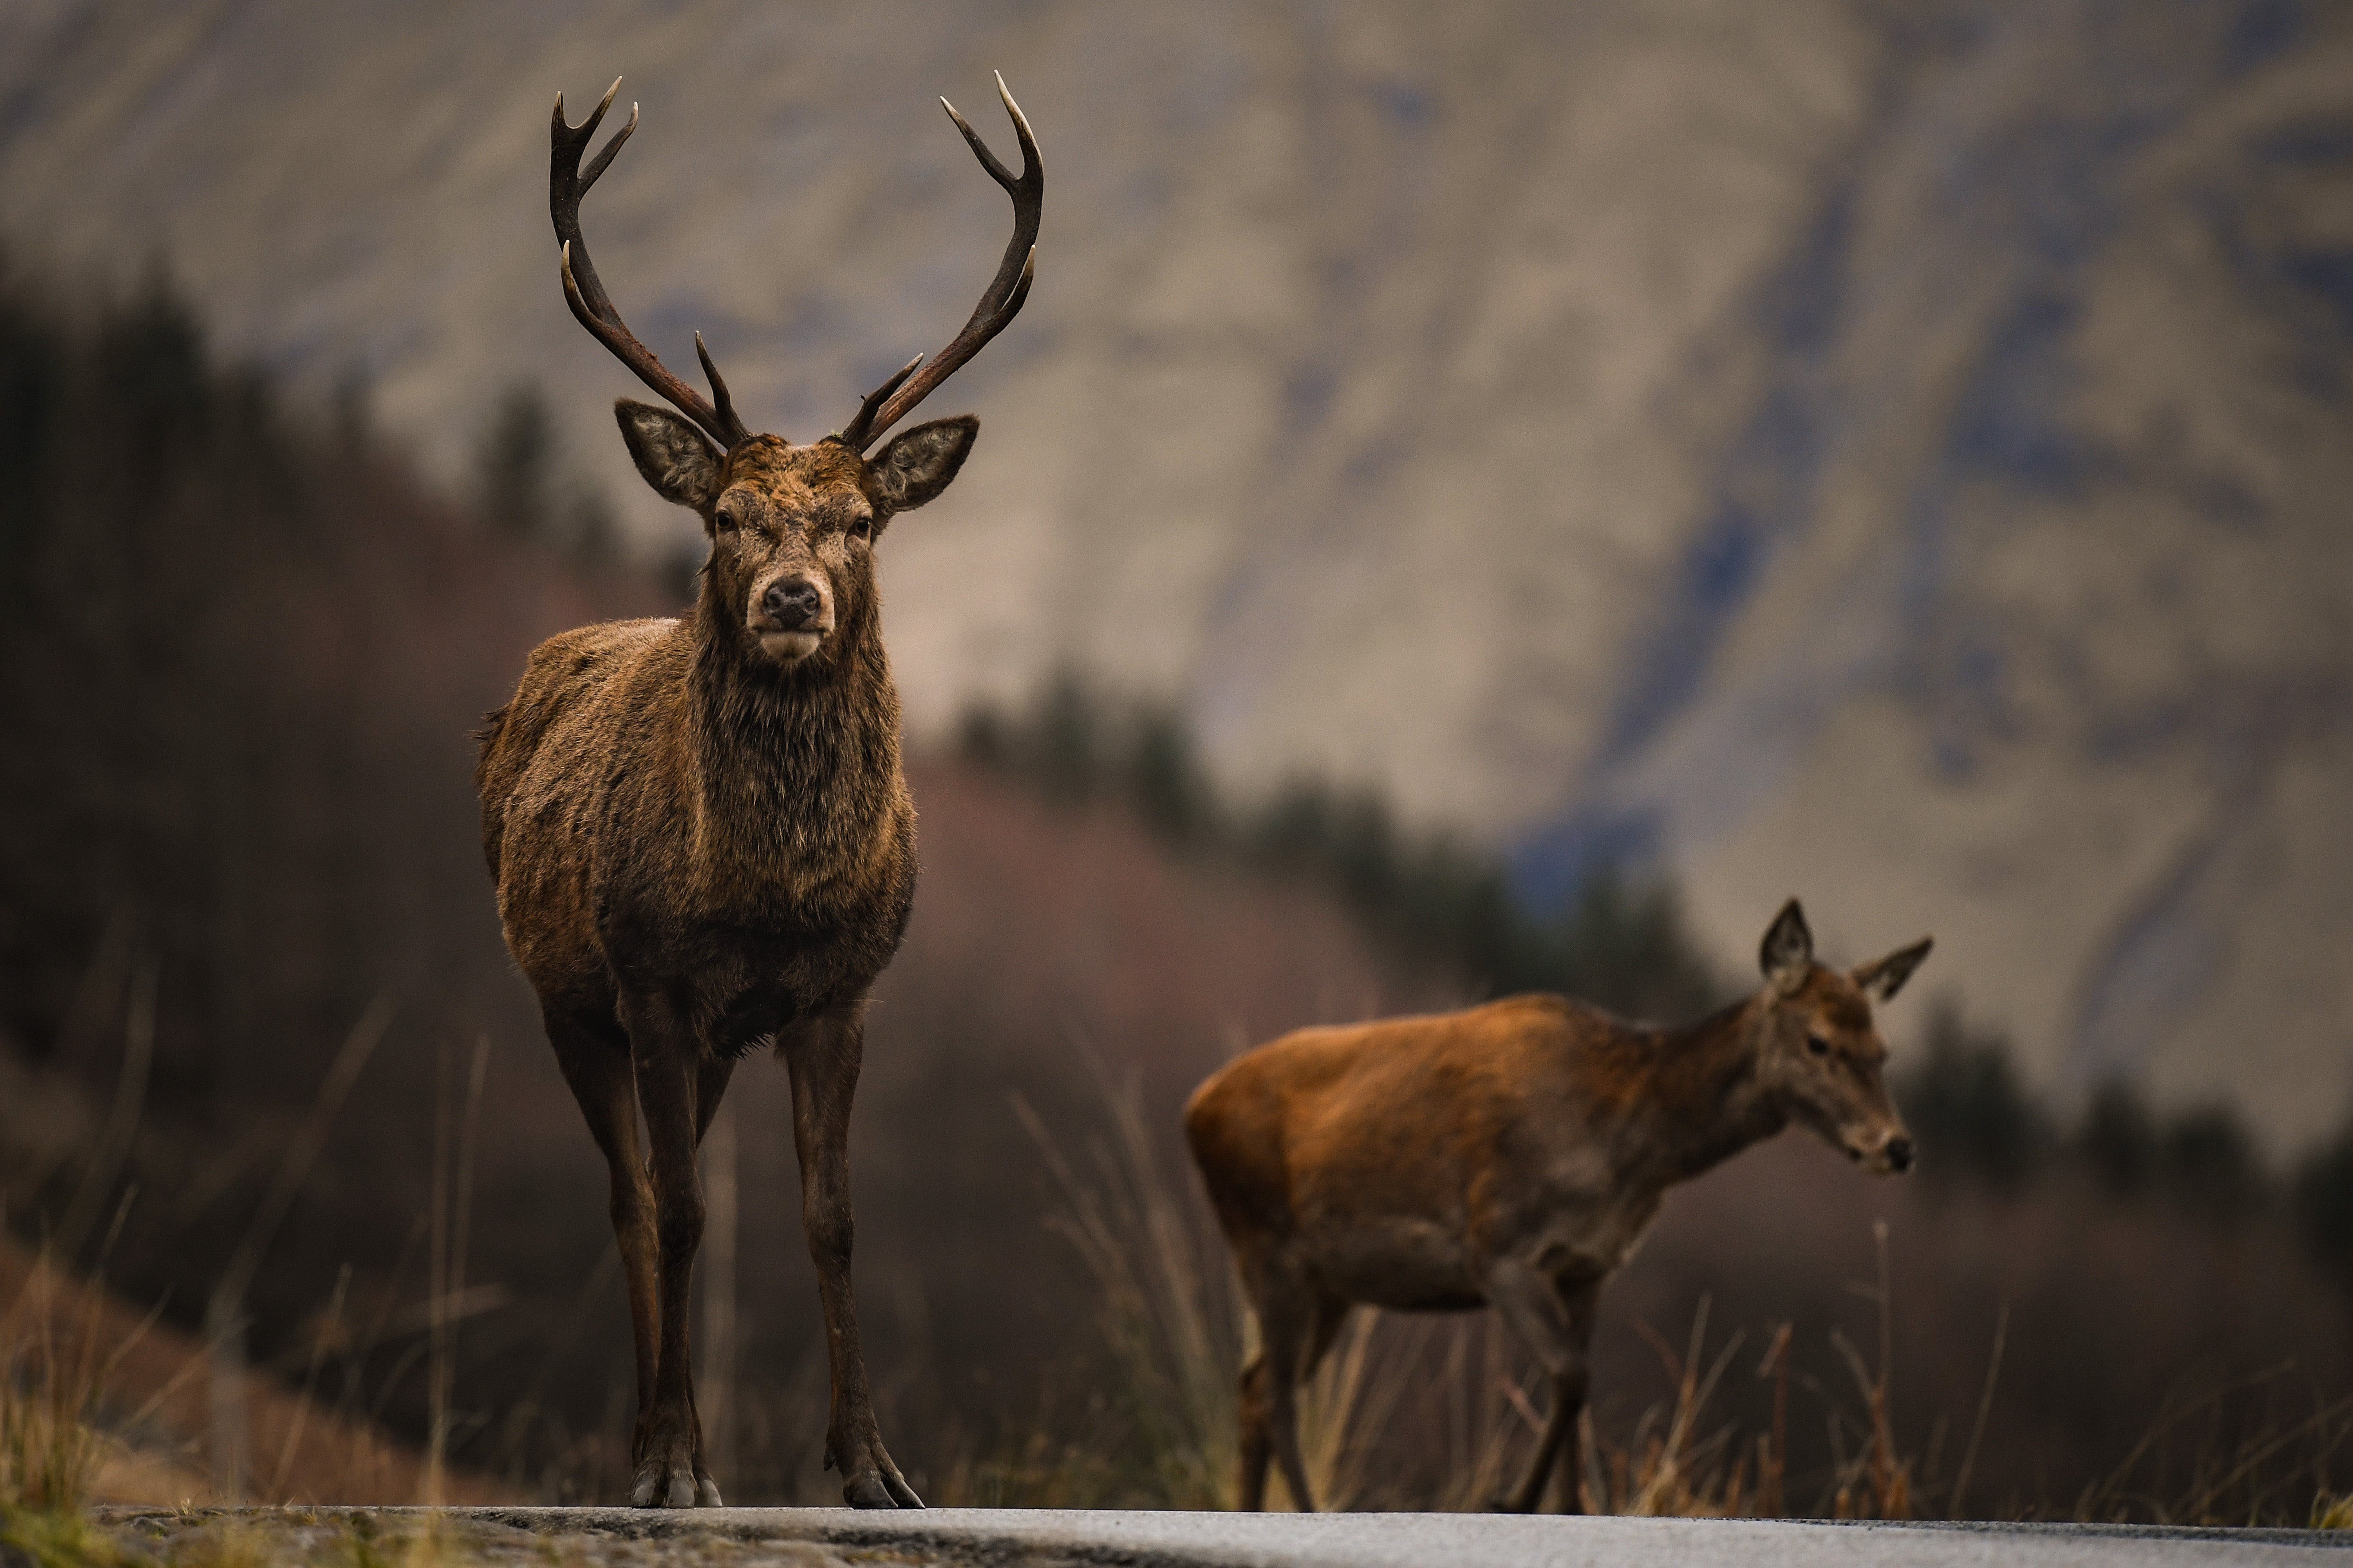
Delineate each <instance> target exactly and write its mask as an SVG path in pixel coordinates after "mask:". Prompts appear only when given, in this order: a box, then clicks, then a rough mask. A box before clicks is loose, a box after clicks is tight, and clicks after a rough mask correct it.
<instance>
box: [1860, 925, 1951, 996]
mask: <svg viewBox="0 0 2353 1568" xmlns="http://www.w3.org/2000/svg"><path fill="white" fill-rule="evenodd" d="M1935 945H1936V940H1935V939H1934V938H1933V937H1925V936H1924V937H1922V938H1921V939H1920V940H1919V941H1918V942H1914V943H1913V944H1912V945H1911V946H1910V947H1899V948H1897V949H1896V950H1895V951H1894V952H1891V953H1889V954H1888V955H1887V956H1886V957H1885V958H1881V959H1875V960H1873V962H1871V963H1866V964H1864V965H1863V966H1862V967H1861V968H1860V969H1857V970H1856V971H1855V972H1854V973H1853V974H1852V976H1851V977H1850V978H1852V980H1853V981H1854V986H1855V989H1856V990H1858V991H1860V992H1862V994H1864V995H1866V996H1870V997H1872V998H1873V999H1874V1000H1877V1001H1881V1002H1884V1001H1886V1000H1887V999H1888V998H1890V997H1892V996H1894V994H1896V993H1897V992H1898V991H1901V990H1903V989H1904V983H1905V981H1907V980H1909V979H1911V978H1912V972H1913V971H1914V970H1915V969H1917V968H1919V967H1920V961H1921V960H1922V959H1924V958H1926V957H1927V956H1928V950H1929V949H1930V948H1931V947H1934V946H1935Z"/></svg>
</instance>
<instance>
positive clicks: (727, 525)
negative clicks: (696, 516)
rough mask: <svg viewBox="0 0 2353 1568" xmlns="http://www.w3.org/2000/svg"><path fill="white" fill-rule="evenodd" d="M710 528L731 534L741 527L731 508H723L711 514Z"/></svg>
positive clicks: (740, 522)
mask: <svg viewBox="0 0 2353 1568" xmlns="http://www.w3.org/2000/svg"><path fill="white" fill-rule="evenodd" d="M711 526H712V527H713V528H715V529H717V530H718V531H720V532H722V533H733V532H734V531H735V530H736V529H738V528H739V527H741V526H742V521H741V520H740V519H738V518H737V517H736V515H735V512H734V509H733V508H732V507H721V508H720V509H719V510H717V511H714V512H712V514H711Z"/></svg>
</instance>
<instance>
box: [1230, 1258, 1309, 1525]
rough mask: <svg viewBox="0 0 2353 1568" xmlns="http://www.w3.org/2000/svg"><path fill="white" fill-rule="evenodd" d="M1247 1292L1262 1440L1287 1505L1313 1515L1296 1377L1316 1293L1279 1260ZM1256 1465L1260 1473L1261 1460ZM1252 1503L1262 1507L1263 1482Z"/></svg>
mask: <svg viewBox="0 0 2353 1568" xmlns="http://www.w3.org/2000/svg"><path fill="white" fill-rule="evenodd" d="M1251 1294H1252V1296H1253V1298H1254V1305H1255V1306H1256V1307H1257V1309H1258V1337H1259V1352H1258V1363H1257V1364H1258V1367H1259V1385H1260V1388H1261V1391H1262V1396H1263V1398H1264V1400H1265V1416H1264V1426H1265V1429H1266V1433H1267V1439H1266V1440H1267V1442H1268V1445H1269V1446H1270V1447H1272V1449H1273V1453H1274V1462H1275V1465H1276V1466H1277V1467H1278V1468H1280V1469H1281V1470H1282V1481H1283V1485H1285V1486H1286V1487H1288V1488H1290V1489H1291V1506H1292V1507H1293V1509H1295V1510H1298V1511H1299V1512H1301V1513H1313V1512H1314V1511H1315V1494H1314V1492H1313V1491H1312V1490H1311V1489H1309V1487H1308V1485H1307V1464H1306V1461H1305V1460H1304V1459H1303V1458H1302V1457H1301V1455H1300V1452H1299V1380H1300V1378H1301V1376H1302V1375H1303V1370H1304V1368H1305V1367H1306V1366H1307V1365H1308V1356H1309V1352H1310V1351H1311V1349H1312V1348H1313V1345H1314V1337H1315V1332H1316V1321H1315V1320H1316V1316H1317V1302H1316V1297H1315V1294H1314V1291H1313V1290H1312V1289H1310V1288H1309V1287H1308V1285H1307V1283H1306V1281H1305V1280H1303V1279H1299V1278H1298V1277H1297V1275H1296V1273H1295V1271H1293V1270H1292V1269H1290V1268H1285V1267H1283V1266H1282V1264H1281V1263H1279V1262H1278V1263H1275V1264H1273V1265H1272V1266H1271V1267H1269V1268H1263V1269H1261V1270H1260V1275H1259V1281H1258V1288H1257V1289H1255V1290H1254V1291H1252V1293H1251ZM1259 1468H1260V1472H1261V1475H1263V1473H1264V1464H1263V1461H1261V1465H1260V1467H1259ZM1246 1506H1248V1505H1246ZM1255 1506H1258V1507H1261V1508H1262V1507H1264V1506H1265V1499H1264V1492H1263V1486H1262V1485H1261V1495H1260V1498H1259V1500H1258V1501H1257V1503H1256V1505H1255Z"/></svg>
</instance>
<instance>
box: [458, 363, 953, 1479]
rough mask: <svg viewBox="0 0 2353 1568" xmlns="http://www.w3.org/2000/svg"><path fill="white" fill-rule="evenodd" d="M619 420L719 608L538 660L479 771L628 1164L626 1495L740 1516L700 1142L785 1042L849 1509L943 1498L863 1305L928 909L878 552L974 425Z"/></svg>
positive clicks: (622, 629) (615, 1208) (568, 1026)
mask: <svg viewBox="0 0 2353 1568" xmlns="http://www.w3.org/2000/svg"><path fill="white" fill-rule="evenodd" d="M617 414H618V416H619V418H620V422H621V430H622V435H623V437H624V438H625V439H626V440H627V441H628V446H629V449H630V455H631V456H632V458H635V460H636V462H637V465H638V470H639V471H640V472H641V473H642V474H643V475H644V476H645V478H646V479H647V482H648V483H649V484H651V485H652V486H653V488H654V489H655V490H656V491H657V492H658V493H659V494H661V495H663V496H664V497H665V498H667V499H669V500H675V501H678V502H680V503H681V504H682V505H686V506H691V507H692V508H694V509H695V510H696V511H698V512H699V513H700V514H701V515H702V518H703V520H704V523H705V526H706V528H707V529H708V530H709V531H710V533H711V536H712V555H711V560H710V563H709V564H708V565H707V566H705V567H704V569H703V572H702V584H701V591H700V594H699V595H698V597H697V599H696V602H695V605H694V609H693V612H692V613H691V615H689V616H686V617H684V618H683V619H680V620H647V621H624V622H618V623H615V624H611V625H606V626H584V627H582V628H580V629H579V630H577V631H572V632H566V633H565V634H564V635H563V636H561V637H554V638H551V639H550V640H548V641H547V642H545V643H543V644H542V645H541V646H540V647H539V648H538V650H537V651H535V652H534V653H533V655H532V657H531V662H530V666H529V668H527V669H526V670H525V672H524V674H523V678H522V685H521V686H520V687H519V688H518V689H517V690H516V692H515V696H514V700H512V701H511V702H509V703H508V704H507V705H506V706H505V707H504V708H501V709H500V710H498V711H496V712H495V713H492V714H491V715H490V722H489V724H488V727H487V728H486V729H485V731H483V736H482V752H481V762H480V766H479V768H478V770H477V772H476V775H475V776H476V784H477V785H478V787H479V788H480V793H481V798H482V848H483V854H484V856H485V858H487V859H488V861H489V862H490V868H491V877H492V878H493V879H495V880H496V882H497V884H498V891H499V914H500V918H501V921H502V922H503V924H504V927H505V931H506V938H507V945H508V947H509V949H510V950H511V951H512V952H513V954H514V959H515V963H516V964H517V965H518V966H519V967H521V969H522V972H523V974H524V976H525V978H527V979H528V980H529V981H530V982H531V984H532V987H533V990H534V991H535V992H536V993H537V994H538V996H539V1002H540V1008H541V1014H542V1016H543V1019H544V1021H545V1024H546V1027H547V1036H548V1039H549V1041H550V1042H551V1043H552V1044H553V1045H554V1047H555V1053H556V1058H557V1061H558V1062H559V1064H560V1065H561V1067H562V1068H563V1070H564V1075H565V1081H566V1082H567V1083H569V1084H570V1086H571V1088H572V1090H573V1093H574V1095H575V1097H576V1098H577V1099H578V1100H579V1102H580V1107H581V1110H582V1111H583V1112H584V1113H585V1114H586V1117H587V1119H588V1124H589V1130H590V1131H591V1132H592V1133H594V1134H595V1136H596V1142H597V1145H598V1147H599V1148H600V1149H601V1150H602V1151H603V1152H604V1153H605V1156H606V1159H607V1163H608V1164H609V1166H610V1169H611V1176H612V1214H613V1226H614V1232H615V1235H616V1237H617V1239H618V1241H619V1244H620V1248H621V1255H622V1258H623V1260H624V1263H625V1265H626V1268H627V1273H628V1288H629V1304H630V1317H631V1321H632V1323H633V1325H634V1328H635V1331H636V1346H637V1368H638V1425H637V1430H636V1435H635V1441H634V1444H633V1458H634V1461H635V1464H636V1467H637V1470H636V1476H635V1479H634V1481H633V1484H632V1488H631V1500H632V1501H634V1502H637V1503H639V1504H646V1503H666V1504H669V1505H670V1506H683V1505H686V1504H689V1503H693V1502H703V1503H716V1502H718V1500H719V1489H718V1486H717V1483H716V1481H715V1480H714V1479H712V1475H711V1472H710V1469H709V1468H708V1467H707V1465H706V1464H705V1463H704V1461H703V1458H702V1432H701V1427H700V1424H699V1423H698V1422H697V1420H696V1418H695V1415H694V1397H693V1385H692V1381H691V1352H690V1350H689V1346H688V1337H687V1319H688V1313H687V1302H688V1300H689V1296H688V1289H689V1280H690V1275H691V1268H692V1263H693V1258H694V1251H695V1247H696V1246H697V1244H698V1243H699V1242H700V1240H701V1237H702V1193H701V1188H700V1186H699V1184H698V1182H697V1180H696V1175H695V1169H694V1150H695V1146H696V1144H697V1143H698V1142H700V1140H701V1138H702V1132H703V1131H704V1130H705V1129H706V1128H707V1127H708V1126H709V1124H710V1121H711V1117H712V1112H713V1111H715V1110H717V1108H718V1105H719V1100H720V1096H721V1095H722V1094H723V1093H724V1092H725V1089H726V1087H727V1079H728V1077H729V1074H730V1073H731V1072H732V1071H733V1067H734V1064H735V1063H736V1061H738V1060H739V1059H740V1058H743V1057H744V1055H745V1054H746V1053H747V1052H749V1051H751V1050H753V1049H754V1047H759V1046H762V1045H766V1044H771V1043H773V1045H774V1046H775V1047H776V1050H777V1052H778V1053H779V1054H780V1055H781V1056H782V1057H783V1058H784V1059H785V1062H786V1066H787V1067H788V1068H790V1070H791V1074H792V1082H793V1122H794V1125H793V1131H794V1138H795V1142H796V1145H797V1150H798V1152H799V1156H800V1164H801V1188H802V1210H803V1219H804V1222H805V1227H806V1229H807V1239H808V1245H809V1251H810V1256H811V1258H813V1259H814V1260H815V1262H816V1264H817V1269H818V1284H819V1293H820V1295H821V1297H822V1299H823V1302H824V1307H825V1319H826V1329H827V1341H828V1351H829V1352H830V1360H831V1368H832V1373H833V1376H832V1408H831V1412H830V1415H829V1418H828V1435H827V1455H826V1458H827V1462H828V1464H829V1465H839V1468H840V1469H841V1472H842V1477H843V1491H844V1495H845V1496H846V1497H847V1498H848V1499H849V1500H850V1501H851V1502H853V1503H857V1504H860V1505H869V1506H891V1505H893V1504H896V1505H901V1506H920V1504H919V1503H918V1501H917V1500H916V1498H915V1494H914V1492H913V1489H912V1488H910V1487H909V1486H908V1485H907V1483H906V1481H905V1479H904V1478H903V1477H902V1475H901V1474H900V1472H899V1469H898V1468H897V1466H896V1465H895V1464H893V1463H892V1459H891V1457H890V1455H889V1453H888V1452H887V1451H886V1450H885V1448H884V1447H883V1444H882V1438H881V1432H880V1430H879V1428H878V1427H877V1426H876V1423H875V1419H874V1412H873V1405H872V1400H871V1395H870V1394H869V1391H868V1387H867V1382H866V1372H865V1363H864V1360H863V1357H862V1355H861V1353H860V1348H859V1340H858V1322H857V1313H856V1307H855V1304H854V1300H853V1298H852V1294H851V1290H850V1283H849V1255H850V1243H851V1222H850V1206H849V1159H848V1140H849V1107H850V1100H851V1096H852V1095H853V1094H854V1092H855V1090H856V1088H857V1082H858V1068H859V1060H860V1054H861V1050H862V1039H863V1026H862V1021H861V1019H862V1012H863V1009H864V1005H865V1001H866V995H867V992H868V989H869V988H870V987H871V985H872V984H873V982H874V979H875V976H877V975H878V974H880V973H881V972H882V969H883V966H884V965H886V964H888V963H890V962H891V957H892V953H893V952H896V951H897V948H898V945H899V940H900V937H901V936H902V933H903V932H904V931H905V930H906V925H907V914H908V910H909V909H910V907H911V905H912V903H913V898H914V889H915V809H914V805H913V801H912V800H911V799H910V797H909V795H908V793H907V786H906V782H905V779H904V778H903V777H902V774H901V772H900V765H899V698H898V693H897V690H896V689H895V688H894V687H893V686H892V681H891V670H890V663H889V660H888V659H887V658H886V657H885V655H884V653H883V649H882V639H881V605H880V603H879V601H878V598H877V595H876V592H875V584H874V563H873V545H874V542H875V541H876V540H877V539H878V538H879V536H880V535H881V531H882V530H883V528H884V527H886V526H887V525H888V523H889V521H890V520H891V518H892V516H893V515H894V514H896V513H898V512H901V511H905V510H911V509H912V508H914V507H917V506H921V505H922V504H923V502H925V501H927V500H931V499H932V498H933V497H934V496H936V495H938V494H939V493H940V491H942V490H943V489H946V488H947V485H948V482H949V481H950V480H951V479H954V478H955V474H956V470H957V469H958V468H960V467H961V466H962V464H963V462H964V458H965V453H966V452H967V451H968V450H969V449H970V447H971V445H972V441H973V438H974V436H975V433H976V430H977V428H978V422H977V421H976V420H974V419H972V418H970V417H969V416H966V417H963V418H957V419H945V420H939V421H935V422H934V423H932V424H928V425H922V426H916V427H915V428H913V429H912V430H909V431H907V432H906V433H905V434H903V435H902V436H900V437H898V438H897V439H895V440H894V441H892V443H891V445H890V446H889V447H886V448H885V449H884V450H883V451H882V452H881V455H880V456H879V457H877V458H875V459H874V460H873V461H872V462H871V463H870V462H869V461H868V460H867V459H866V458H862V457H860V455H859V454H858V453H857V452H856V451H854V450H852V449H851V448H849V447H846V446H843V445H841V444H839V443H838V442H834V441H820V442H818V443H816V444H814V445H812V446H807V447H794V446H791V445H790V444H788V443H787V442H786V441H784V440H782V439H780V438H779V437H774V436H761V437H753V438H751V439H750V440H748V441H746V442H744V444H742V445H739V446H737V447H734V448H733V449H732V450H730V451H729V452H727V453H725V454H724V455H722V454H721V453H720V452H719V451H718V449H717V448H716V447H714V446H713V445H712V443H711V442H709V441H708V440H706V439H705V438H704V437H702V434H701V432H699V431H698V430H696V429H695V428H694V426H691V425H690V424H689V423H688V422H687V421H685V420H683V419H681V418H680V417H678V416H675V415H673V414H670V412H668V411H667V410H664V409H659V408H655V407H652V406H650V405H646V404H640V403H632V402H628V401H623V402H622V403H620V404H619V405H617ZM779 595H784V596H783V597H780V596H779ZM780 617H782V618H780ZM640 1112H642V1114H643V1116H644V1121H645V1134H646V1139H647V1142H648V1145H649V1148H648V1153H649V1156H650V1158H647V1157H644V1156H641V1155H640V1153H639V1151H638V1115H639V1113H640Z"/></svg>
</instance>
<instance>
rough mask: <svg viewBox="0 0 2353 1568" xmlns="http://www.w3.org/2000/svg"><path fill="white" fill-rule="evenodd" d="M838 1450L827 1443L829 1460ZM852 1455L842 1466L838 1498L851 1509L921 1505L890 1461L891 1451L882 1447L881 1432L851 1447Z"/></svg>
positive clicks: (919, 1506)
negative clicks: (847, 1462)
mask: <svg viewBox="0 0 2353 1568" xmlns="http://www.w3.org/2000/svg"><path fill="white" fill-rule="evenodd" d="M840 1452H841V1449H840V1448H839V1447H835V1446H834V1445H833V1444H830V1443H828V1444H827V1445H826V1457H827V1458H828V1460H830V1459H833V1458H836V1457H837V1456H838V1455H839V1453H840ZM851 1453H852V1456H853V1457H852V1458H851V1460H850V1462H849V1464H846V1465H843V1466H842V1467H841V1500H842V1501H844V1502H846V1503H848V1504H849V1506H850V1507H852V1508H921V1507H923V1499H922V1498H919V1497H917V1496H916V1495H915V1489H914V1488H913V1487H911V1486H909V1485H908V1484H907V1478H906V1477H904V1476H902V1475H901V1474H900V1473H899V1467H898V1466H897V1465H894V1464H892V1462H891V1455H890V1453H889V1452H888V1451H887V1450H886V1449H885V1448H884V1447H882V1439H881V1436H880V1435H877V1436H871V1437H869V1438H868V1439H867V1440H866V1441H865V1442H863V1443H860V1444H859V1445H857V1446H856V1447H855V1448H853V1449H852V1450H851Z"/></svg>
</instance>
